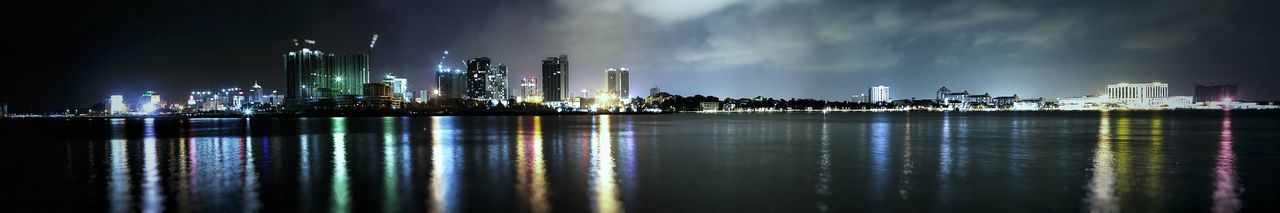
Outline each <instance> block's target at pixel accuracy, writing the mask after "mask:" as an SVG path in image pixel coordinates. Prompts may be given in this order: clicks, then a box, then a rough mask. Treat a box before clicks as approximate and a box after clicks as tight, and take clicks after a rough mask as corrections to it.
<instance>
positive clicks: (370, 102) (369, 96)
mask: <svg viewBox="0 0 1280 213" xmlns="http://www.w3.org/2000/svg"><path fill="white" fill-rule="evenodd" d="M362 90H363V93H362V94H361V95H362V96H361V97H359V99H358V100H357V101H356V103H355V104H356V107H362V108H377V109H394V108H399V106H400V103H401V102H400V99H397V98H396V97H395V89H394V88H392V86H391V84H388V83H366V84H364V85H363V89H362ZM343 105H345V104H343Z"/></svg>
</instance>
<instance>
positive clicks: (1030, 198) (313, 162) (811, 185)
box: [0, 111, 1280, 212]
mask: <svg viewBox="0 0 1280 213" xmlns="http://www.w3.org/2000/svg"><path fill="white" fill-rule="evenodd" d="M1277 114H1280V113H1276V112H1238V111H1237V112H1230V113H1227V112H1217V111H1207V112H1029V113H1009V112H1002V113H831V114H819V113H799V114H731V115H725V114H719V115H703V114H675V115H642V116H619V115H610V116H541V117H386V118H305V119H266V118H254V119H189V120H178V119H174V120H167V119H158V120H156V119H129V120H119V119H117V120H102V119H100V120H70V121H69V120H8V121H0V122H3V128H4V133H5V135H4V138H5V140H4V142H3V145H0V148H2V149H3V150H4V151H3V155H4V158H3V162H2V163H3V167H2V169H3V173H2V174H3V176H4V180H3V185H2V186H3V187H4V188H2V190H3V191H2V192H0V196H3V197H0V198H3V204H4V205H3V208H4V209H8V210H33V209H50V210H55V211H112V212H133V211H142V212H160V211H197V212H225V211H232V212H237V211H266V212H295V211H301V212H326V211H328V212H346V211H357V212H406V211H413V212H421V211H427V212H553V211H554V212H587V211H600V212H613V211H631V212H673V211H676V212H742V211H746V212H759V211H781V212H821V211H832V212H851V211H858V212H861V211H1020V212H1026V211H1056V212H1078V211H1127V212H1131V211H1140V212H1170V211H1172V212H1182V211H1189V212H1210V211H1214V212H1231V211H1252V212H1276V211H1277V210H1280V193H1278V192H1277V190H1278V189H1280V185H1277V183H1276V182H1277V181H1278V180H1280V171H1278V170H1277V169H1278V168H1280V140H1277V139H1280V119H1278V116H1277Z"/></svg>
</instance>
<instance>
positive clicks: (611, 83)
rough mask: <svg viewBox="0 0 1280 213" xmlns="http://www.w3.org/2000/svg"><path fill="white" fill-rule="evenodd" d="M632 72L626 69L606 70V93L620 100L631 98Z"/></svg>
mask: <svg viewBox="0 0 1280 213" xmlns="http://www.w3.org/2000/svg"><path fill="white" fill-rule="evenodd" d="M630 73H631V71H630V70H628V69H627V68H626V67H623V68H618V69H614V68H609V69H608V70H605V75H606V79H605V80H606V81H607V82H606V85H607V86H608V88H607V89H606V91H608V92H609V93H612V94H613V95H615V96H617V97H618V98H619V99H628V98H630V97H631V74H630Z"/></svg>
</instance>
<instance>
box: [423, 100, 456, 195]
mask: <svg viewBox="0 0 1280 213" xmlns="http://www.w3.org/2000/svg"><path fill="white" fill-rule="evenodd" d="M452 119H453V118H451V117H440V116H433V117H431V179H430V182H431V183H430V184H431V196H430V199H431V200H429V202H428V203H430V204H431V209H430V210H429V212H436V213H440V212H455V211H457V210H455V209H454V208H457V207H455V204H454V203H453V202H454V201H455V200H456V198H457V195H458V189H457V187H456V186H455V184H457V183H455V182H456V181H457V175H458V171H457V170H458V168H456V166H455V165H457V164H460V163H462V162H459V161H460V158H458V154H460V153H458V151H457V150H455V149H456V147H455V146H454V141H453V140H454V138H453V134H456V133H455V132H453V131H456V130H454V129H453V126H452V125H453V124H452Z"/></svg>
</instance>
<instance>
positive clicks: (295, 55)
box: [284, 39, 369, 103]
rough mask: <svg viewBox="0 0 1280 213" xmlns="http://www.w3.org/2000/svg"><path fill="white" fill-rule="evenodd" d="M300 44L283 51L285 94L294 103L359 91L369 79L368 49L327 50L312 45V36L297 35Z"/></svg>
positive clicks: (330, 97) (332, 97)
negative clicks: (341, 52) (348, 51)
mask: <svg viewBox="0 0 1280 213" xmlns="http://www.w3.org/2000/svg"><path fill="white" fill-rule="evenodd" d="M293 41H294V42H293V44H294V46H295V47H297V48H300V49H299V50H297V51H292V52H288V53H285V54H284V67H285V77H286V79H285V81H286V83H287V87H288V88H287V89H285V96H286V98H287V99H289V100H291V101H293V102H295V103H309V102H314V101H318V100H325V99H330V100H331V99H334V98H335V97H337V96H343V95H360V94H361V90H362V89H363V84H364V83H366V82H369V54H368V53H344V54H332V53H324V52H321V51H320V50H316V49H312V48H311V46H312V45H314V44H315V41H312V40H298V39H294V40H293Z"/></svg>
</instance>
